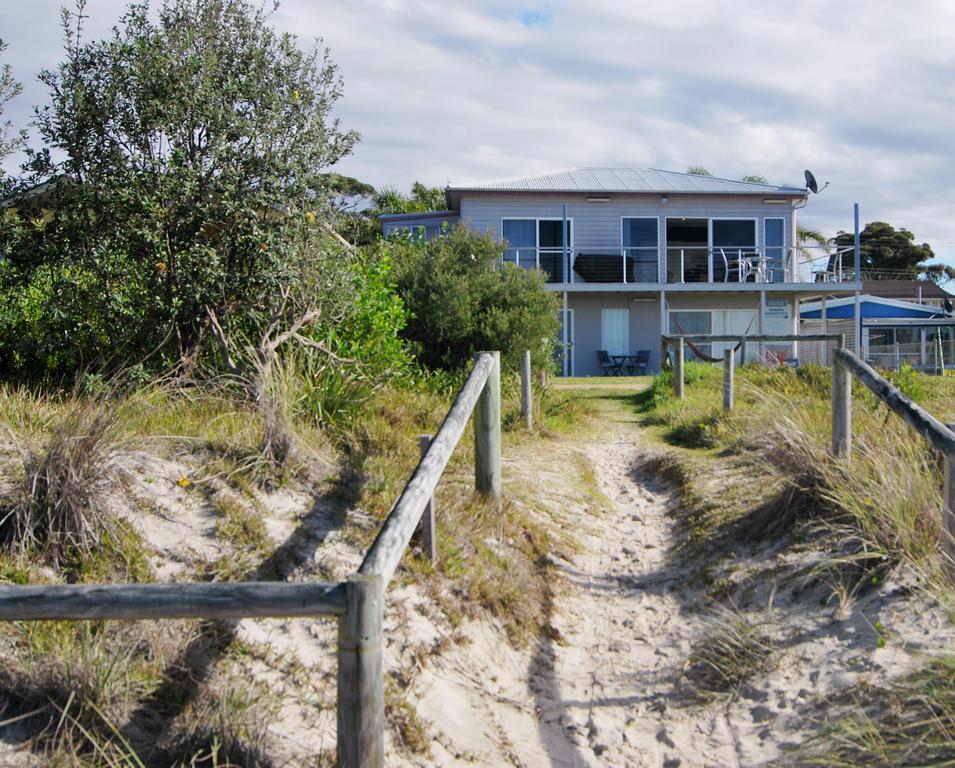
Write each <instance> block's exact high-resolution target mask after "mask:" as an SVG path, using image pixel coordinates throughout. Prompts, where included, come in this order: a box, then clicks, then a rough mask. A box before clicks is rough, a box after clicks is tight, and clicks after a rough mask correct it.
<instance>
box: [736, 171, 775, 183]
mask: <svg viewBox="0 0 955 768" xmlns="http://www.w3.org/2000/svg"><path fill="white" fill-rule="evenodd" d="M739 180H740V181H748V182H749V183H750V184H769V180H768V179H767V178H766V177H765V176H762V175H761V174H758V173H750V174H747V175H746V176H740V177H739Z"/></svg>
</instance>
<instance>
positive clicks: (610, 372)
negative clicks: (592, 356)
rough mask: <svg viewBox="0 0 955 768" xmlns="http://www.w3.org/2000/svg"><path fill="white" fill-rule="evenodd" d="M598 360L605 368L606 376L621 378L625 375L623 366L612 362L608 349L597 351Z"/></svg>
mask: <svg viewBox="0 0 955 768" xmlns="http://www.w3.org/2000/svg"><path fill="white" fill-rule="evenodd" d="M597 360H598V361H599V362H600V367H601V368H603V372H604V376H620V375H621V374H622V373H623V365H622V364H621V363H618V362H615V361H614V360H611V359H610V355H609V354H607V350H606V349H598V350H597Z"/></svg>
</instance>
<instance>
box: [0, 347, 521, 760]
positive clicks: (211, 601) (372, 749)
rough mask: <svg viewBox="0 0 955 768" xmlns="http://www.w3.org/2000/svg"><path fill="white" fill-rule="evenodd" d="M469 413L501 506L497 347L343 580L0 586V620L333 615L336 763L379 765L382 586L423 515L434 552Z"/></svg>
mask: <svg viewBox="0 0 955 768" xmlns="http://www.w3.org/2000/svg"><path fill="white" fill-rule="evenodd" d="M528 379H529V371H528ZM529 397H530V392H529V387H528V399H529ZM472 415H473V416H474V469H475V477H474V484H475V489H476V490H477V492H478V493H479V494H480V495H482V496H484V497H485V498H488V499H490V500H492V501H494V502H496V503H497V504H498V505H499V504H500V500H501V379H500V353H499V352H480V353H478V355H477V356H476V358H475V362H474V367H473V368H472V370H471V373H470V375H469V376H468V379H467V381H466V382H465V384H464V386H463V387H462V388H461V391H460V392H459V393H458V395H457V397H456V398H455V401H454V404H453V405H452V407H451V410H450V411H448V414H447V416H445V418H444V421H443V422H442V424H441V427H440V429H439V430H438V432H437V434H436V435H435V436H434V438H433V439H431V438H430V437H429V436H423V437H422V439H421V441H420V445H421V447H422V457H421V461H420V462H419V464H418V466H417V468H416V469H415V471H414V473H413V474H412V476H411V478H410V480H409V481H408V483H407V485H406V486H405V488H404V490H403V491H402V493H401V495H400V497H399V498H398V501H397V502H396V503H395V506H394V507H393V508H392V510H391V512H390V513H389V515H388V517H387V518H386V520H385V522H384V524H383V525H382V528H381V530H380V531H379V532H378V536H377V538H376V539H375V542H374V543H373V544H372V546H371V548H370V549H369V551H368V553H367V554H366V555H365V559H364V561H363V562H362V564H361V567H360V569H359V572H358V573H357V574H355V575H353V576H351V577H349V578H348V579H347V580H345V581H343V582H337V583H322V582H299V583H286V582H239V583H233V584H214V583H206V582H200V583H174V584H84V585H50V586H0V621H38V620H44V619H60V620H68V621H82V620H93V619H95V620H100V619H240V618H246V617H256V618H261V617H295V616H336V617H338V620H339V621H338V712H337V720H338V765H339V766H340V768H382V766H383V765H384V728H385V715H384V691H383V683H384V679H383V667H382V645H383V640H384V638H383V636H382V618H383V602H384V591H385V589H386V588H387V586H388V583H389V582H390V581H391V579H392V577H393V576H394V572H395V569H396V568H397V567H398V563H399V561H400V560H401V557H402V555H403V554H404V551H405V549H406V548H407V546H408V543H409V541H410V539H411V536H412V534H413V533H414V531H415V529H416V528H417V527H418V524H419V522H420V521H421V520H422V515H423V514H424V513H425V511H428V513H429V519H428V522H427V523H426V524H425V530H426V533H425V541H426V542H427V547H426V554H427V555H428V556H430V557H431V558H432V559H433V558H434V555H435V545H434V541H435V537H434V515H433V506H432V504H431V501H432V498H433V496H434V492H435V489H436V488H437V485H438V481H439V480H440V479H441V474H442V473H443V472H444V469H445V467H446V466H447V464H448V462H449V461H450V459H451V454H452V452H453V451H454V449H455V447H456V446H457V445H458V443H459V442H460V440H461V436H462V435H463V434H464V430H465V428H466V426H467V422H468V420H469V419H470V418H471V416H472ZM426 441H427V444H425V442H426Z"/></svg>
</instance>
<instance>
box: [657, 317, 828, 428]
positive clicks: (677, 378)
mask: <svg viewBox="0 0 955 768" xmlns="http://www.w3.org/2000/svg"><path fill="white" fill-rule="evenodd" d="M688 341H690V342H692V341H701V342H705V343H707V344H709V343H711V342H717V343H719V342H722V343H727V342H733V341H735V342H737V344H738V345H739V350H740V355H739V362H740V365H742V364H743V363H745V362H746V344H747V342H752V343H756V342H760V343H763V342H777V343H779V342H788V341H834V342H836V343H837V344H838V345H839V347H844V346H845V343H846V337H845V335H844V334H841V333H807V334H803V335H798V334H766V333H761V334H754V335H752V336H747V335H742V336H741V335H739V334H713V333H688V334H681V335H665V336H662V337H661V341H660V364H661V366H662V364H663V361H664V360H666V359H667V351H668V349H669V348H670V347H673V350H674V354H673V392H674V394H675V395H676V396H677V397H678V398H679V399H680V400H682V399H683V395H684V391H685V383H684V377H685V369H686V365H685V355H686V351H685V343H686V342H688ZM733 359H734V364H735V357H734V358H733ZM725 364H726V361H725V358H724V365H725ZM723 386H724V394H723V407H724V408H726V409H727V410H732V408H733V376H732V374H730V375H729V376H727V375H726V374H725V373H724V385H723ZM727 386H728V387H729V389H728V390H727V389H725V388H726V387H727ZM727 402H728V403H729V405H728V406H727Z"/></svg>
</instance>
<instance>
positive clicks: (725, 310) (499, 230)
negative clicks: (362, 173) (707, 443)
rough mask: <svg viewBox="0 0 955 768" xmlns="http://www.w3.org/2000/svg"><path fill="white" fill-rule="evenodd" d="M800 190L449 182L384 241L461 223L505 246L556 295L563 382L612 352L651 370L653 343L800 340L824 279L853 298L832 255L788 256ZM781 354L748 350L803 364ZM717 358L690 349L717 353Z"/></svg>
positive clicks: (670, 176)
mask: <svg viewBox="0 0 955 768" xmlns="http://www.w3.org/2000/svg"><path fill="white" fill-rule="evenodd" d="M808 194H809V193H808V191H807V190H806V189H804V188H801V187H795V186H794V187H787V186H773V185H769V184H754V183H750V182H743V181H733V180H729V179H720V178H715V177H712V176H697V175H691V174H685V173H674V172H671V171H661V170H655V169H650V168H571V169H568V170H563V171H558V172H554V173H547V174H543V175H539V176H525V177H519V178H509V179H503V180H499V181H492V182H488V183H481V184H469V185H465V186H449V187H448V188H447V190H446V200H447V210H445V211H434V212H430V213H424V214H422V213H416V214H407V215H391V216H382V217H381V221H382V227H383V230H384V232H385V233H386V234H388V233H390V232H392V231H395V230H397V229H411V230H413V231H417V232H420V233H421V234H422V235H423V236H427V237H431V236H434V235H436V234H438V233H439V232H440V230H441V228H442V227H443V226H446V225H455V224H457V223H459V222H460V223H463V224H464V225H466V226H468V227H470V228H472V229H474V230H480V231H484V232H489V233H491V234H492V235H493V236H495V237H497V238H498V239H500V240H501V258H502V261H503V262H504V263H508V264H514V265H516V266H518V267H521V268H524V269H538V270H541V271H542V272H543V273H544V275H545V276H546V280H547V287H548V289H549V290H553V291H556V292H559V293H560V295H561V299H562V306H563V310H562V313H561V315H562V329H561V342H562V345H561V346H562V348H563V349H564V350H565V353H564V354H563V356H562V358H563V359H562V366H563V370H564V374H565V375H576V376H586V375H594V374H600V373H601V372H602V370H604V368H603V366H602V364H601V359H604V360H606V358H607V356H608V355H609V356H611V358H613V357H614V356H617V357H619V356H624V355H636V353H638V352H646V351H649V352H650V359H649V365H648V366H647V370H648V372H652V371H655V370H658V369H659V365H660V351H659V350H660V337H661V334H664V333H680V334H699V333H713V334H796V333H798V332H799V303H800V302H801V301H806V300H812V299H815V298H817V297H818V296H819V295H820V294H821V293H822V290H821V289H826V288H828V289H829V290H831V288H832V286H831V285H830V286H823V285H822V284H821V283H823V282H840V283H841V285H840V286H839V287H840V290H842V291H849V292H856V291H858V290H859V289H860V288H861V285H858V284H856V283H855V282H853V281H852V274H851V273H847V274H845V275H844V274H842V267H841V258H830V257H823V258H821V259H820V257H819V256H818V255H817V256H816V257H811V256H807V253H806V251H805V250H804V249H802V248H799V247H797V245H798V244H797V240H796V213H797V211H798V210H799V209H800V208H802V207H803V206H805V205H806V203H807V200H808ZM850 258H851V255H850V257H847V263H846V266H847V269H848V268H849V267H850V266H851V261H850ZM777 347H781V348H777V349H775V350H774V349H773V348H772V346H771V345H770V346H769V347H768V348H764V349H762V350H757V349H756V348H755V346H754V347H753V352H751V353H750V352H748V354H749V355H752V354H758V353H759V352H760V351H761V352H762V353H764V354H766V353H773V352H776V353H782V354H783V355H784V356H790V357H791V356H795V355H797V354H798V347H797V346H796V345H791V344H784V345H777ZM722 349H723V345H721V344H711V345H696V352H698V353H700V354H703V355H707V356H713V357H716V356H719V355H721V354H722ZM601 353H607V354H606V355H604V354H601ZM691 354H692V351H691ZM749 359H753V357H752V356H750V357H749Z"/></svg>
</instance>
